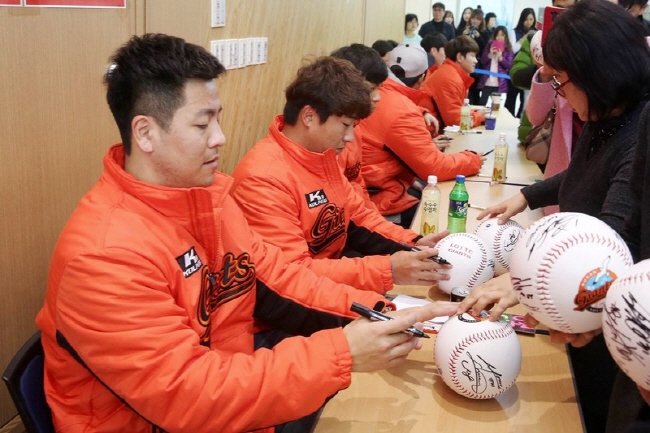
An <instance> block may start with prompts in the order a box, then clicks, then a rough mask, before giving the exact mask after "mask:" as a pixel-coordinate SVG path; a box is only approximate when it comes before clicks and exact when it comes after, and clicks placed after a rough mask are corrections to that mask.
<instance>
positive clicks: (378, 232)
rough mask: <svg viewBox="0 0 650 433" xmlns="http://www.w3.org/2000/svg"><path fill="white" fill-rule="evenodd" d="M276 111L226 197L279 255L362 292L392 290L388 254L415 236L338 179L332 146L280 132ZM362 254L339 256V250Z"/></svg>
mask: <svg viewBox="0 0 650 433" xmlns="http://www.w3.org/2000/svg"><path fill="white" fill-rule="evenodd" d="M283 126H284V120H283V116H277V117H276V118H275V121H274V122H273V123H272V124H271V126H270V128H269V129H270V131H269V134H268V135H267V136H266V137H265V138H264V139H262V140H261V141H259V142H258V143H257V144H256V145H255V146H254V147H253V148H252V149H251V150H250V151H249V152H248V153H247V154H246V156H244V158H242V160H241V161H240V163H239V164H238V165H237V167H236V168H235V171H234V172H233V177H234V178H235V184H234V186H233V190H232V195H233V197H234V198H235V201H236V202H237V204H238V205H239V206H240V208H241V209H242V211H243V212H244V215H245V216H246V218H247V219H248V223H249V224H250V225H251V227H252V228H253V229H254V230H255V231H257V232H258V233H260V234H261V235H262V237H263V238H264V240H265V241H267V242H270V243H272V244H274V245H277V246H278V247H280V248H281V249H282V252H283V253H284V255H285V257H286V258H287V259H288V260H290V261H292V262H295V263H300V264H301V265H304V266H306V267H308V268H310V269H311V270H312V271H314V272H315V273H316V274H318V275H323V276H327V277H329V278H331V279H333V280H334V281H337V282H340V283H345V284H349V285H351V286H353V287H357V288H359V289H363V290H374V291H377V292H379V293H384V292H386V291H388V290H391V289H392V288H393V276H392V270H391V263H390V257H389V254H392V253H394V252H396V251H400V250H402V249H403V248H402V247H401V246H400V245H399V244H398V242H404V243H409V244H411V245H412V244H413V242H414V241H415V240H417V239H418V238H419V236H418V235H417V234H416V233H414V232H412V231H410V230H405V229H403V228H401V227H399V226H397V225H395V224H393V223H391V222H388V221H386V220H385V219H384V218H383V217H382V216H381V215H380V214H379V213H378V212H377V211H375V210H373V209H368V208H367V207H366V206H365V205H364V203H363V200H362V199H361V198H360V197H359V196H358V195H357V194H356V193H355V192H354V190H353V189H352V187H351V186H350V182H348V180H347V179H346V178H345V176H343V173H342V171H341V168H340V167H339V165H338V162H337V161H336V153H335V151H334V149H328V150H327V151H325V152H324V153H314V152H310V151H308V150H307V149H305V148H304V147H302V146H301V145H300V144H298V143H296V142H294V141H291V140H290V139H289V138H287V137H286V136H285V135H284V134H282V132H281V131H282V128H283ZM346 246H347V247H349V248H351V249H353V250H355V251H358V252H360V253H362V254H363V255H364V256H365V257H352V258H350V257H341V252H342V251H343V248H344V247H346Z"/></svg>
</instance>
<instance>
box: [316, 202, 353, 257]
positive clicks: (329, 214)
mask: <svg viewBox="0 0 650 433" xmlns="http://www.w3.org/2000/svg"><path fill="white" fill-rule="evenodd" d="M344 234H345V208H341V207H337V206H336V205H335V204H334V203H328V204H327V205H325V206H324V207H323V208H322V209H321V210H320V212H319V213H318V216H317V217H316V221H314V225H313V226H312V228H311V233H310V235H311V238H312V240H311V242H308V243H307V245H308V246H309V252H310V253H311V254H314V255H316V254H318V253H320V252H321V251H323V250H324V249H326V248H327V247H328V246H329V245H331V244H332V243H333V242H335V241H336V240H338V239H339V238H340V237H341V236H343V235H344Z"/></svg>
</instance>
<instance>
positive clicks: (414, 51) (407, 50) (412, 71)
mask: <svg viewBox="0 0 650 433" xmlns="http://www.w3.org/2000/svg"><path fill="white" fill-rule="evenodd" d="M393 65H399V66H401V67H402V69H404V72H405V77H406V78H414V77H419V76H420V75H422V74H424V71H426V70H427V69H428V68H429V62H428V61H427V53H426V51H424V49H423V48H422V47H421V46H419V45H413V44H399V45H398V46H396V47H395V48H393V49H392V51H390V52H389V53H388V67H391V66H393Z"/></svg>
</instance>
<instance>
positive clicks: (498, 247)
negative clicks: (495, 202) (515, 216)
mask: <svg viewBox="0 0 650 433" xmlns="http://www.w3.org/2000/svg"><path fill="white" fill-rule="evenodd" d="M498 221H499V219H498V218H488V219H486V220H485V221H483V222H482V223H481V224H479V225H478V227H476V231H475V233H476V236H478V237H479V238H481V240H482V241H483V242H485V244H486V245H487V246H488V247H489V248H492V253H494V275H501V274H505V273H506V272H508V271H509V270H510V256H511V255H512V251H513V250H514V249H515V245H517V241H518V240H519V238H520V237H521V236H522V235H523V234H524V228H523V227H522V226H521V225H520V224H519V223H518V222H517V221H513V220H508V221H506V222H505V223H503V224H499V222H498Z"/></svg>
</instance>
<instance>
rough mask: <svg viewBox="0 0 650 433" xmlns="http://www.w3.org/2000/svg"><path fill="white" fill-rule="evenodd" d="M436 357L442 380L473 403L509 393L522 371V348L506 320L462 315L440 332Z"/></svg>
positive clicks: (435, 351)
mask: <svg viewBox="0 0 650 433" xmlns="http://www.w3.org/2000/svg"><path fill="white" fill-rule="evenodd" d="M434 356H435V361H436V366H437V367H438V371H439V372H440V375H441V376H442V380H443V381H444V382H445V383H446V384H447V385H448V386H449V387H450V388H451V389H453V390H454V391H456V392H457V393H458V394H460V395H464V396H465V397H469V398H474V399H488V398H494V397H497V396H498V395H500V394H502V393H504V392H505V391H506V390H508V389H509V388H510V387H511V386H512V385H513V384H514V383H515V380H516V379H517V376H518V375H519V371H520V369H521V345H520V344H519V338H518V337H517V334H515V331H514V330H513V329H512V327H511V326H510V325H509V324H508V323H506V322H505V321H504V320H503V319H499V320H497V321H496V322H490V321H488V320H487V317H480V318H477V317H474V316H472V315H470V314H467V313H463V314H459V315H457V316H455V317H451V318H450V319H449V320H448V321H447V322H445V324H444V325H442V327H441V328H440V331H438V335H437V337H436V342H435V347H434Z"/></svg>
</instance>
